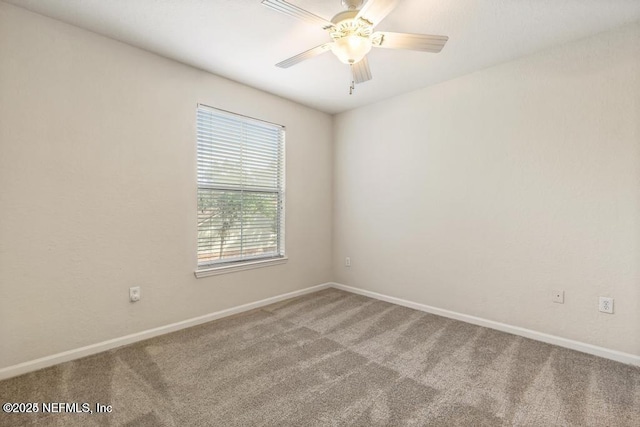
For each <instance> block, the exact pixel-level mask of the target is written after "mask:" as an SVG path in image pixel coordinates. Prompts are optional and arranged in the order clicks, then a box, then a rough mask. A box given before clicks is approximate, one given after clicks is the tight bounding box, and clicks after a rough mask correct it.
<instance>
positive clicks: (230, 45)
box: [5, 0, 640, 113]
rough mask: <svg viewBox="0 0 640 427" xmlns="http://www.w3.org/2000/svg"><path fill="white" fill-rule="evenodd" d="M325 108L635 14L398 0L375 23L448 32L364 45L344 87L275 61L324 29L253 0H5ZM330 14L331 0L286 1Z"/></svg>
mask: <svg viewBox="0 0 640 427" xmlns="http://www.w3.org/2000/svg"><path fill="white" fill-rule="evenodd" d="M5 1H6V2H7V3H11V4H14V5H17V6H20V7H23V8H25V9H28V10H31V11H34V12H37V13H40V14H42V15H46V16H49V17H52V18H55V19H58V20H60V21H64V22H67V23H69V24H73V25H76V26H78V27H81V28H85V29H88V30H91V31H94V32H96V33H99V34H103V35H105V36H107V37H111V38H113V39H116V40H120V41H122V42H125V43H128V44H130V45H133V46H137V47H140V48H142V49H145V50H148V51H151V52H155V53H158V54H160V55H163V56H166V57H168V58H172V59H175V60H177V61H180V62H183V63H185V64H189V65H192V66H195V67H197V68H201V69H203V70H207V71H210V72H211V73H214V74H217V75H220V76H223V77H226V78H229V79H232V80H235V81H238V82H241V83H244V84H247V85H249V86H253V87H256V88H259V89H263V90H265V91H268V92H271V93H274V94H277V95H280V96H282V97H285V98H289V99H292V100H294V101H297V102H300V103H302V104H305V105H308V106H311V107H314V108H317V109H319V110H322V111H325V112H328V113H337V112H341V111H345V110H349V109H352V108H355V107H358V106H362V105H365V104H370V103H373V102H376V101H379V100H382V99H385V98H389V97H391V96H393V95H396V94H400V93H404V92H408V91H411V90H414V89H417V88H421V87H425V86H428V85H431V84H434V83H437V82H441V81H444V80H448V79H451V78H454V77H457V76H461V75H463V74H467V73H470V72H473V71H476V70H479V69H482V68H485V67H488V66H491V65H494V64H497V63H500V62H504V61H507V60H511V59H514V58H517V57H521V56H524V55H528V54H531V53H533V52H536V51H539V50H542V49H545V48H547V47H550V46H553V45H555V44H560V43H565V42H568V41H571V40H576V39H579V38H583V37H586V36H589V35H592V34H596V33H599V32H602V31H605V30H608V29H612V28H615V27H619V26H621V25H624V24H628V23H631V22H635V21H640V0H401V1H400V2H399V5H398V6H397V8H396V9H395V10H394V11H393V12H391V14H390V15H389V16H388V17H387V18H386V19H385V20H384V21H383V22H382V23H381V24H380V25H379V26H378V27H377V28H376V29H377V30H381V31H396V32H412V33H425V34H437V35H447V36H449V41H448V43H447V45H446V46H445V47H444V49H443V50H442V52H441V53H438V54H432V53H424V52H414V51H400V50H389V49H373V50H372V52H371V53H370V54H369V63H370V65H371V70H372V74H373V80H371V81H369V82H366V83H363V84H361V85H358V86H357V87H356V91H355V93H354V94H353V95H351V96H350V95H349V90H348V88H349V83H350V80H351V77H350V71H349V67H348V66H347V65H344V64H342V63H341V62H339V61H338V60H337V59H336V58H335V57H334V56H333V54H331V53H325V54H323V55H321V56H319V57H316V58H313V59H310V60H308V61H305V62H303V63H301V64H298V65H296V66H294V67H292V68H289V69H280V68H276V67H275V66H274V64H275V63H277V62H280V61H282V60H284V59H286V58H289V57H291V56H293V55H295V54H298V53H300V52H302V51H305V50H307V49H309V48H311V47H315V46H317V45H319V44H322V43H324V42H326V41H329V36H328V34H327V33H326V31H324V30H322V29H320V28H315V27H314V26H312V25H309V24H307V23H305V22H302V21H298V20H296V19H294V18H291V17H288V16H285V15H282V14H279V13H277V12H274V11H273V10H271V9H268V8H266V7H265V6H263V5H262V4H261V3H260V0H5ZM289 1H290V3H293V4H295V5H297V6H300V7H302V8H304V9H307V10H309V11H311V12H313V13H315V14H317V15H320V16H322V17H325V18H327V19H331V17H332V16H333V15H335V14H336V13H337V12H339V11H340V10H342V9H343V7H342V6H341V4H340V0H289Z"/></svg>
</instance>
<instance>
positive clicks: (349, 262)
mask: <svg viewBox="0 0 640 427" xmlns="http://www.w3.org/2000/svg"><path fill="white" fill-rule="evenodd" d="M344 265H345V267H351V258H349V257H346V258H345V259H344Z"/></svg>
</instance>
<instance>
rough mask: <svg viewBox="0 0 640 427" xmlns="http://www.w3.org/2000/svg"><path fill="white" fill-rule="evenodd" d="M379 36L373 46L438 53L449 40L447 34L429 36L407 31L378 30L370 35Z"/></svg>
mask: <svg viewBox="0 0 640 427" xmlns="http://www.w3.org/2000/svg"><path fill="white" fill-rule="evenodd" d="M376 37H378V38H380V39H381V41H380V43H379V44H374V46H375V47H384V48H387V49H409V50H421V51H423V52H433V53H438V52H440V51H441V50H442V48H443V47H444V44H445V43H446V42H447V40H449V37H447V36H430V35H427V34H407V33H389V32H386V31H384V32H383V31H379V32H377V33H374V34H373V35H372V38H373V39H375V38H376Z"/></svg>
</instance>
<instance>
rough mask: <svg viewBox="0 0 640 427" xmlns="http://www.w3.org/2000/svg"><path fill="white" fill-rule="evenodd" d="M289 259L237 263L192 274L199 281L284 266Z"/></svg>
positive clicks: (204, 269)
mask: <svg viewBox="0 0 640 427" xmlns="http://www.w3.org/2000/svg"><path fill="white" fill-rule="evenodd" d="M288 259H289V258H288V257H286V256H283V257H280V258H273V259H263V260H258V261H247V262H239V263H236V264H229V265H222V266H219V267H205V268H200V269H198V270H196V271H195V272H194V274H195V275H196V278H198V279H201V278H203V277H208V276H216V275H218V274H226V273H233V272H235V271H244V270H251V269H254V268H262V267H269V266H271V265H278V264H284V263H286V262H287V260H288Z"/></svg>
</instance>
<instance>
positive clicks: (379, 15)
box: [262, 0, 449, 94]
mask: <svg viewBox="0 0 640 427" xmlns="http://www.w3.org/2000/svg"><path fill="white" fill-rule="evenodd" d="M341 1H342V6H343V7H345V8H346V10H343V11H342V12H339V13H338V14H337V15H335V16H334V17H333V18H331V21H329V20H327V19H324V18H322V17H320V16H318V15H314V14H313V13H311V12H309V11H307V10H304V9H302V8H300V7H298V6H295V5H293V4H291V3H289V2H288V1H286V0H262V4H264V5H265V6H267V7H268V8H270V9H273V10H275V11H276V12H279V13H283V14H285V15H288V16H291V17H293V18H297V19H301V20H303V21H305V22H308V23H310V24H313V25H316V26H319V27H321V28H322V29H324V30H326V31H327V32H328V33H329V35H330V36H331V39H332V40H331V41H330V42H328V43H323V44H321V45H319V46H316V47H314V48H311V49H309V50H306V51H304V52H302V53H299V54H297V55H295V56H292V57H291V58H289V59H285V60H284V61H281V62H278V63H277V64H276V67H280V68H289V67H292V66H294V65H296V64H298V63H300V62H302V61H304V60H306V59H309V58H313V57H314V56H318V55H320V54H322V53H325V52H327V51H329V50H330V51H331V52H333V54H334V55H335V56H336V57H337V58H338V59H339V60H340V62H343V63H345V64H347V65H349V67H350V68H351V77H352V79H351V86H349V94H352V93H353V89H354V87H355V85H356V84H359V83H364V82H366V81H369V80H371V78H372V76H371V70H370V69H369V61H368V60H367V54H368V53H369V51H370V50H371V48H372V47H381V48H384V49H409V50H419V51H423V52H433V53H438V52H440V51H441V50H442V47H443V46H444V44H445V43H446V42H447V40H448V39H449V37H447V36H432V35H428V34H409V33H392V32H389V31H375V32H374V28H375V27H376V25H378V24H379V23H380V21H382V20H383V19H384V18H385V17H386V16H387V15H388V14H389V13H390V12H391V11H392V10H393V8H394V7H395V6H396V4H397V3H398V1H400V0H367V2H366V3H365V2H364V0H341ZM363 4H364V6H363Z"/></svg>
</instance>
